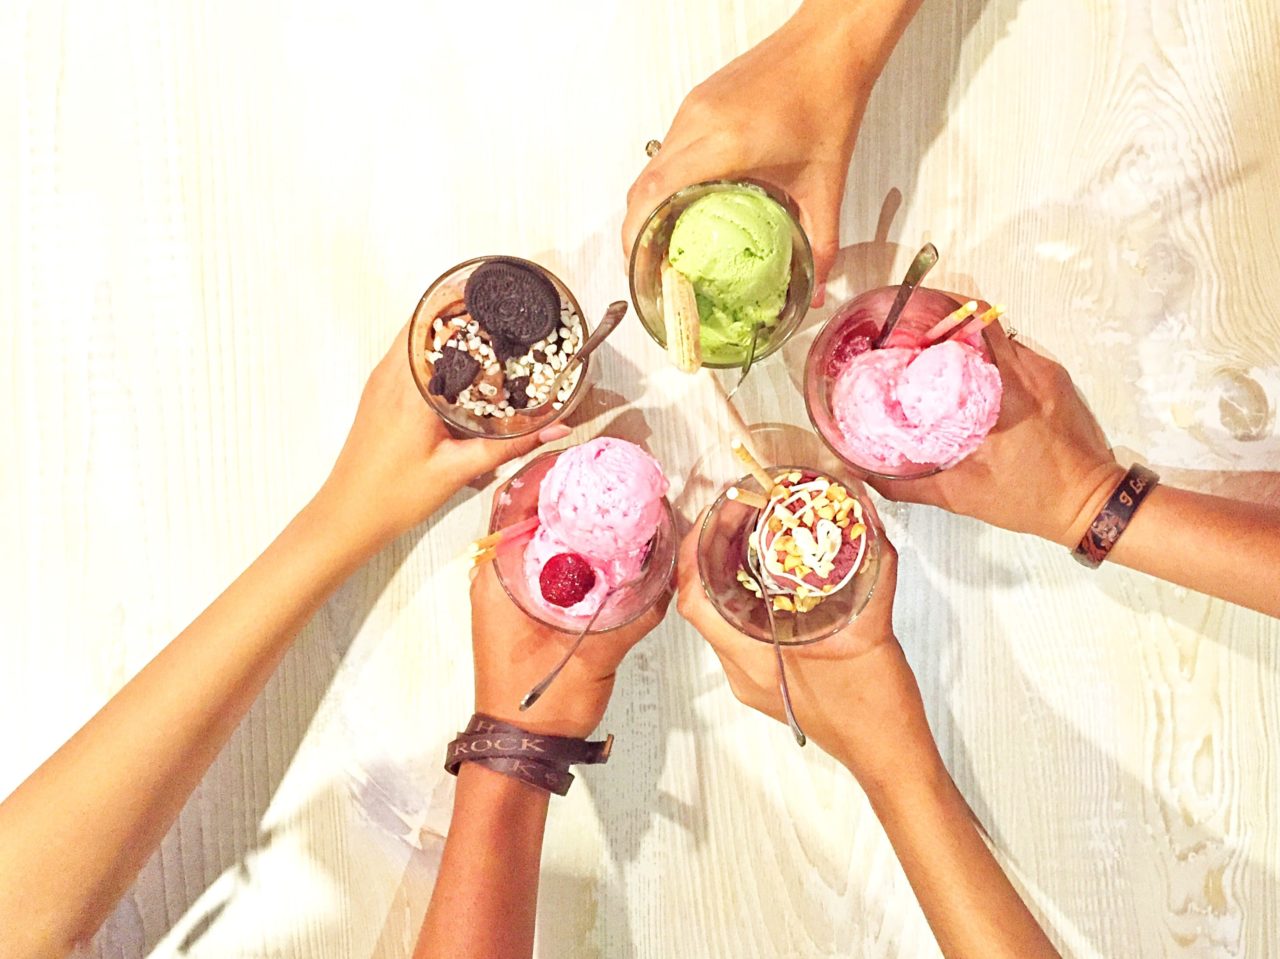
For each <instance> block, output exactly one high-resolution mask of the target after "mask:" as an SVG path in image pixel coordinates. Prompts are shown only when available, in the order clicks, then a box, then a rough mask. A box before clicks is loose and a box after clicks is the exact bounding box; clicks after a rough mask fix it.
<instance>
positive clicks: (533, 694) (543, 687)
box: [520, 596, 609, 712]
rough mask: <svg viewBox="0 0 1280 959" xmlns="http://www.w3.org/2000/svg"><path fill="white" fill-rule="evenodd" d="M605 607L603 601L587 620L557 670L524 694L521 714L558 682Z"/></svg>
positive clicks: (521, 702) (521, 701) (558, 664)
mask: <svg viewBox="0 0 1280 959" xmlns="http://www.w3.org/2000/svg"><path fill="white" fill-rule="evenodd" d="M608 598H609V597H608V596H605V600H607V599H608ZM604 606H605V604H604V602H603V601H602V602H601V603H600V605H599V606H598V607H596V611H595V612H594V613H592V614H591V618H590V619H589V620H587V625H586V626H583V627H582V632H580V633H579V634H578V637H577V639H575V640H574V641H573V645H571V646H570V647H569V649H568V651H567V652H566V653H565V654H564V658H563V659H561V660H560V662H558V663H556V666H555V669H553V670H551V672H549V673H547V675H546V676H544V677H543V679H542V681H541V682H540V683H538V685H536V686H534V687H533V689H531V690H529V691H528V692H527V693H525V694H524V699H522V700H520V711H521V712H524V711H525V710H526V709H528V708H529V707H530V706H532V705H533V704H534V703H536V702H537V701H538V700H539V699H541V698H542V694H543V693H545V692H546V691H547V690H548V689H549V688H550V687H551V684H552V683H554V682H555V681H556V677H557V676H559V675H560V671H561V670H562V669H564V668H565V666H567V665H568V664H569V660H571V659H573V654H574V653H576V652H577V651H578V647H579V646H581V645H582V641H583V640H584V639H586V638H587V633H589V632H591V627H592V626H594V625H595V624H596V620H597V619H599V618H600V611H601V610H602V609H604Z"/></svg>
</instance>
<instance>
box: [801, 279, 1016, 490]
mask: <svg viewBox="0 0 1280 959" xmlns="http://www.w3.org/2000/svg"><path fill="white" fill-rule="evenodd" d="M897 295H898V287H896V286H882V287H880V288H878V289H874V290H868V291H866V292H865V293H860V294H859V295H858V296H856V297H854V298H853V299H852V300H850V301H849V302H848V303H845V304H844V305H843V306H841V307H840V308H839V309H838V310H836V312H835V313H834V314H832V316H831V318H830V319H829V320H827V322H826V324H825V325H824V326H823V328H822V330H821V332H819V334H818V335H817V337H816V338H815V339H814V341H813V345H812V346H811V347H810V348H809V355H808V358H807V359H806V360H805V368H804V405H805V410H806V411H807V412H808V414H809V421H810V422H811V423H812V424H813V428H814V430H816V431H817V433H818V435H819V436H820V437H822V441H823V442H824V443H826V444H827V447H828V448H829V449H830V450H831V451H832V452H833V453H835V455H836V456H838V457H839V458H840V459H841V460H842V461H843V462H844V463H845V464H847V465H848V466H851V467H853V468H854V469H855V470H857V471H858V472H859V473H861V474H863V475H865V476H877V477H880V478H881V479H891V480H894V479H922V478H924V477H926V476H932V475H934V474H935V473H940V472H941V471H942V470H944V469H948V468H950V467H952V466H955V465H956V463H958V462H960V460H961V459H964V457H963V456H962V457H960V458H958V459H955V460H952V461H951V462H948V463H912V462H906V463H903V464H902V465H901V466H900V467H893V466H890V465H888V464H886V463H882V462H880V461H878V460H874V459H871V458H869V457H867V456H860V455H859V454H858V451H857V450H855V449H852V448H851V447H850V446H849V444H848V442H847V441H846V440H845V438H844V435H843V433H842V432H841V430H840V426H839V424H838V423H837V422H836V416H835V411H834V409H833V408H832V392H833V387H834V385H835V380H836V376H835V373H836V372H838V370H837V371H833V369H832V366H833V363H832V360H833V358H835V355H836V352H837V350H838V348H839V347H840V345H841V343H842V342H843V341H844V339H845V337H846V336H856V335H859V333H861V332H862V331H864V330H865V331H866V333H867V335H869V336H871V337H872V338H874V337H875V336H876V334H878V333H879V331H880V328H881V327H882V326H883V325H884V319H885V315H886V314H887V313H888V312H889V308H890V306H892V305H893V301H894V298H895V297H896V296H897ZM960 305H961V304H960V302H959V301H957V300H956V299H955V298H954V297H952V296H949V295H948V294H946V293H942V292H940V291H938V290H929V289H923V288H922V289H918V290H916V292H915V295H914V296H912V297H911V300H910V302H909V303H908V304H907V307H906V309H905V310H903V313H902V316H901V318H900V319H899V320H898V325H897V326H896V327H895V328H894V331H893V332H892V333H891V334H890V335H889V342H888V344H887V345H888V346H910V345H914V344H916V343H917V342H919V340H920V339H921V338H922V337H923V336H924V334H925V333H926V332H927V331H928V330H929V329H930V328H931V327H932V326H933V325H934V324H935V323H937V322H938V321H939V320H941V319H942V318H943V317H945V316H947V315H948V314H949V313H951V312H952V311H954V310H955V309H956V308H957V307H959V306H960ZM981 349H982V354H983V356H984V357H985V358H986V360H987V361H988V362H990V363H994V362H995V361H994V359H993V358H992V355H991V348H990V346H989V345H988V343H987V334H986V331H983V334H982V341H981Z"/></svg>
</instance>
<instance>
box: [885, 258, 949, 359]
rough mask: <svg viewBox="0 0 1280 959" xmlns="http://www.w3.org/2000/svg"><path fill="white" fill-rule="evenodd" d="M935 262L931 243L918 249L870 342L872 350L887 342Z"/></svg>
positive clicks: (936, 260)
mask: <svg viewBox="0 0 1280 959" xmlns="http://www.w3.org/2000/svg"><path fill="white" fill-rule="evenodd" d="M937 262H938V248H937V247H936V246H934V245H933V244H932V243H926V244H925V245H924V246H922V247H921V248H920V252H919V253H917V254H916V258H915V259H914V260H912V261H911V266H909V267H908V268H907V275H906V276H905V277H903V280H902V286H900V287H898V296H897V298H896V299H895V300H894V301H893V306H891V307H889V312H888V314H887V315H886V316H885V318H884V326H882V327H880V333H879V334H878V335H877V336H876V338H875V339H874V340H873V341H872V342H871V348H872V349H873V350H878V349H880V347H882V346H884V345H885V343H887V342H888V340H889V334H890V333H892V332H893V328H894V327H895V326H897V325H898V320H899V319H901V318H902V311H903V310H905V309H906V308H907V301H908V300H910V299H911V294H913V293H914V292H915V291H916V287H917V286H919V285H920V281H921V280H923V279H924V278H925V276H926V275H927V274H928V272H929V271H930V270H932V269H933V267H934V265H935V264H936V263H937Z"/></svg>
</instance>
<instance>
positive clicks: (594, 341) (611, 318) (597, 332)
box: [574, 300, 627, 359]
mask: <svg viewBox="0 0 1280 959" xmlns="http://www.w3.org/2000/svg"><path fill="white" fill-rule="evenodd" d="M626 315H627V302H626V300H614V301H613V302H612V303H610V304H609V308H608V309H607V310H605V311H604V316H602V317H600V323H599V324H598V325H597V326H596V328H595V329H594V330H592V331H591V335H590V336H588V337H587V339H586V342H585V343H583V344H582V346H580V347H579V348H578V352H577V353H575V354H574V358H575V359H577V358H579V357H583V356H586V355H587V354H588V353H590V352H591V351H592V350H594V349H595V348H596V347H597V346H599V345H600V344H601V343H603V342H604V338H605V337H606V336H608V335H609V334H610V333H612V332H613V331H614V330H615V329H616V328H617V326H618V324H619V323H621V322H622V318H623V317H624V316H626Z"/></svg>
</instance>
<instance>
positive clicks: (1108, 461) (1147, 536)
mask: <svg viewBox="0 0 1280 959" xmlns="http://www.w3.org/2000/svg"><path fill="white" fill-rule="evenodd" d="M988 341H989V343H990V344H991V349H992V353H993V355H994V358H995V361H996V364H997V366H998V367H999V368H1000V375H1001V379H1002V380H1003V383H1004V397H1003V399H1002V402H1001V410H1000V419H999V420H998V421H997V423H996V426H995V428H994V429H993V430H992V431H991V434H990V435H989V436H988V437H987V438H986V440H984V441H983V443H982V445H981V446H979V447H978V449H977V450H976V451H974V452H973V453H972V454H971V455H970V456H969V457H967V458H966V459H964V460H962V461H961V462H960V463H958V464H957V465H956V466H953V467H951V468H950V469H948V470H944V471H943V472H941V473H937V474H935V475H934V476H930V477H926V478H925V479H918V480H897V481H887V480H872V481H871V482H872V483H873V485H875V486H876V488H877V489H878V490H879V491H880V492H881V493H883V494H884V495H886V496H888V497H889V498H890V499H895V500H901V501H905V502H915V503H926V504H929V505H932V506H938V507H941V508H942V509H947V510H950V511H951V512H954V513H960V514H962V515H965V516H973V517H976V518H977V519H981V520H983V521H985V522H988V523H991V524H992V525H994V526H999V527H1002V528H1004V529H1009V530H1013V531H1015V532H1021V533H1031V534H1033V535H1035V536H1040V537H1042V538H1044V539H1047V540H1050V541H1052V542H1055V543H1058V544H1059V545H1061V546H1065V547H1067V548H1069V549H1074V548H1075V546H1076V544H1078V543H1079V542H1080V539H1081V537H1083V536H1084V534H1085V531H1086V530H1087V529H1088V528H1089V525H1090V523H1091V522H1092V521H1093V518H1094V517H1095V516H1096V515H1097V514H1098V512H1099V510H1101V509H1102V507H1103V505H1104V504H1105V503H1106V502H1107V500H1108V499H1109V498H1110V496H1111V493H1112V492H1113V491H1114V490H1115V488H1116V487H1117V486H1118V485H1119V483H1120V480H1121V478H1122V477H1123V476H1124V473H1125V469H1124V468H1123V467H1122V466H1121V465H1120V464H1119V463H1118V462H1117V461H1116V457H1115V454H1114V453H1113V452H1112V451H1111V448H1110V447H1109V445H1108V444H1107V440H1106V437H1105V436H1104V435H1103V433H1102V430H1101V428H1100V427H1099V426H1098V422H1097V420H1096V419H1095V418H1094V416H1093V414H1092V413H1090V412H1089V408H1088V407H1087V406H1086V405H1085V402H1084V400H1083V399H1081V397H1080V395H1079V393H1078V392H1077V391H1076V388H1075V384H1074V383H1072V381H1071V376H1070V375H1069V374H1068V373H1067V371H1066V370H1065V369H1063V367H1062V366H1061V365H1060V364H1058V363H1055V362H1053V361H1052V360H1050V359H1048V358H1047V357H1044V356H1041V355H1040V354H1039V353H1037V352H1035V351H1034V350H1032V349H1030V348H1029V347H1026V346H1024V345H1022V344H1021V343H1017V342H1014V341H1011V340H1010V339H1009V338H1008V336H1007V335H1006V334H1005V333H1004V331H1003V330H1002V329H1001V328H1000V327H999V326H998V325H993V326H991V327H989V328H988ZM1107 562H1112V563H1119V564H1120V565H1122V566H1128V567H1129V568H1131V569H1136V570H1139V571H1140V572H1144V573H1149V574H1150V575H1152V576H1156V577H1159V578H1160V579H1164V580H1167V581H1169V582H1171V583H1176V584H1178V585H1179V586H1185V587H1187V588H1189V589H1195V590H1199V591H1200V592H1203V593H1208V594H1209V595H1211V596H1217V597H1219V598H1221V599H1225V600H1228V601H1230V602H1233V603H1238V604H1240V605H1241V606H1247V607H1249V608H1250V609H1256V610H1258V611H1260V612H1263V613H1266V614H1268V615H1270V616H1280V591H1277V590H1276V588H1275V582H1274V575H1273V571H1274V570H1276V569H1277V568H1280V508H1277V506H1276V505H1263V504H1257V503H1245V502H1236V501H1233V500H1230V499H1225V498H1223V497H1220V496H1211V495H1208V494H1205V493H1196V492H1191V491H1189V490H1183V489H1176V488H1174V487H1172V486H1166V485H1163V484H1160V485H1157V486H1156V487H1155V489H1154V490H1152V491H1151V492H1150V493H1149V494H1148V496H1147V498H1146V500H1144V501H1143V503H1142V504H1141V505H1140V506H1139V507H1138V509H1137V512H1136V513H1134V515H1133V519H1132V520H1131V521H1130V523H1129V526H1128V527H1127V528H1126V529H1125V531H1124V533H1123V535H1121V536H1120V538H1119V539H1118V540H1117V541H1116V544H1115V546H1114V547H1113V548H1112V550H1111V553H1110V554H1109V556H1108V557H1107Z"/></svg>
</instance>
